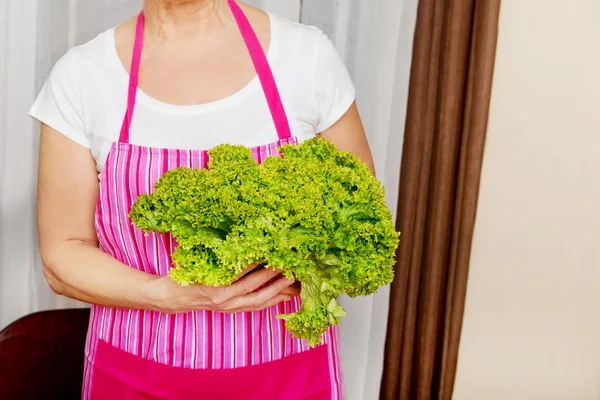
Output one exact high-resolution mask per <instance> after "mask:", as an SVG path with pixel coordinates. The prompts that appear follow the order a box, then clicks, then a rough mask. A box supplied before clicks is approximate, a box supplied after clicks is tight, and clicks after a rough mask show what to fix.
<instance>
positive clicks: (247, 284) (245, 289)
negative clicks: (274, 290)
mask: <svg viewBox="0 0 600 400" xmlns="http://www.w3.org/2000/svg"><path fill="white" fill-rule="evenodd" d="M280 273H281V271H276V270H273V269H270V268H265V269H261V270H260V271H256V272H255V273H253V274H249V275H246V276H244V277H243V278H242V279H240V280H238V281H237V282H234V283H233V284H232V285H231V286H228V287H226V288H224V296H225V298H226V299H232V298H234V297H238V296H244V295H246V294H248V293H252V292H254V291H255V290H257V289H258V288H260V287H261V286H263V285H264V284H265V283H267V282H269V281H271V280H272V279H273V278H275V277H276V276H278V275H279V274H280Z"/></svg>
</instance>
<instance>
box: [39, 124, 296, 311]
mask: <svg viewBox="0 0 600 400" xmlns="http://www.w3.org/2000/svg"><path fill="white" fill-rule="evenodd" d="M97 196H98V177H97V172H96V166H95V162H94V160H93V158H92V156H91V154H90V151H89V150H88V149H86V148H84V147H82V146H80V145H78V144H76V143H75V142H72V141H71V140H69V139H67V138H66V137H64V136H63V135H61V134H60V133H59V132H57V131H55V130H54V129H52V128H50V127H48V126H45V125H44V126H42V134H41V142H40V159H39V182H38V231H39V243H40V253H41V257H42V262H43V267H44V274H45V276H46V278H47V280H48V282H49V284H50V286H51V287H52V289H53V290H54V291H55V292H56V293H58V294H61V295H64V296H67V297H70V298H74V299H77V300H81V301H84V302H87V303H92V304H98V305H105V306H109V307H115V308H134V309H150V310H158V311H163V312H187V311H191V310H194V309H211V310H215V311H222V312H236V311H247V310H253V309H261V308H265V307H268V306H270V305H274V304H277V303H279V302H281V301H283V300H286V299H287V298H289V294H285V293H282V291H285V290H286V289H287V290H289V289H288V286H289V285H290V284H291V282H289V281H287V280H286V279H285V278H280V279H278V280H276V281H274V283H271V284H270V285H268V286H266V287H265V288H263V289H259V288H260V287H261V286H262V285H263V284H265V283H267V282H269V281H270V280H271V279H273V278H274V277H275V276H276V275H277V273H276V272H273V271H272V270H266V269H265V270H260V271H257V272H255V273H252V274H249V275H247V276H244V277H243V278H241V279H240V280H239V281H237V282H236V283H235V284H234V285H232V286H230V287H228V288H209V287H206V286H201V285H192V286H188V287H181V286H178V285H177V284H175V283H174V282H172V281H171V280H170V279H169V278H168V277H157V276H154V275H150V274H147V273H144V272H141V271H138V270H136V269H134V268H130V267H128V266H126V265H125V264H122V263H121V262H119V261H117V260H116V259H115V258H113V257H111V256H109V255H108V254H106V253H104V252H103V251H102V250H100V249H99V248H98V240H97V237H96V231H95V228H94V213H95V206H96V199H97ZM251 269H252V268H249V269H248V270H247V271H246V272H248V271H250V270H251ZM257 289H259V290H257Z"/></svg>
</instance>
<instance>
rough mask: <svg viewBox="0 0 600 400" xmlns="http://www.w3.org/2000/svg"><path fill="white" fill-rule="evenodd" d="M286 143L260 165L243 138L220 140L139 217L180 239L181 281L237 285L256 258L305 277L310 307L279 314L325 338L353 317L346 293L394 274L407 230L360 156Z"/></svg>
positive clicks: (138, 208) (289, 324)
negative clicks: (202, 164)
mask: <svg viewBox="0 0 600 400" xmlns="http://www.w3.org/2000/svg"><path fill="white" fill-rule="evenodd" d="M279 151H280V153H281V157H269V158H267V159H266V160H265V161H264V162H263V163H262V164H260V165H259V164H257V163H256V161H255V160H254V159H253V158H252V153H251V151H250V150H249V149H247V148H245V147H243V146H234V145H220V146H217V147H215V148H213V149H212V150H211V151H210V152H209V157H210V158H209V160H210V161H209V165H208V166H209V168H208V169H203V170H193V169H189V168H178V169H175V170H172V171H169V172H167V173H166V174H164V175H163V176H162V177H161V178H160V179H159V181H158V182H157V183H156V186H155V191H154V193H152V194H148V195H142V196H140V197H139V198H138V201H137V202H136V203H135V204H134V205H133V207H132V210H131V213H130V218H131V220H132V222H133V223H134V224H135V225H136V226H137V227H138V228H140V229H142V230H144V231H145V232H161V233H166V232H170V233H171V234H172V235H173V236H174V237H175V238H176V240H177V242H178V247H177V249H176V251H175V252H174V254H173V264H174V268H172V269H171V270H170V276H171V278H172V279H173V280H175V281H176V282H178V283H179V284H181V285H189V284H204V285H210V286H225V285H230V284H232V283H233V282H235V280H236V278H237V277H238V275H239V274H240V272H241V271H242V270H243V269H244V268H246V267H247V266H248V265H250V264H253V263H256V264H258V265H262V266H265V267H267V268H273V269H276V270H281V271H282V273H283V274H284V275H285V276H286V277H288V278H289V279H294V280H298V281H300V282H301V285H302V290H301V298H302V308H301V309H300V310H299V311H298V312H297V313H294V314H288V315H281V316H279V317H280V318H282V319H284V320H285V321H286V328H287V329H288V330H289V331H290V332H291V333H292V334H293V335H294V336H295V337H298V338H301V339H306V340H307V341H308V343H309V344H310V345H316V344H318V343H320V342H321V336H322V334H323V333H324V332H326V331H327V329H328V328H329V327H330V326H331V325H336V324H338V323H339V321H340V320H339V319H340V317H342V316H344V315H346V312H345V310H344V309H343V307H342V306H340V305H339V304H338V302H337V300H336V299H337V298H338V296H340V295H343V294H346V295H349V296H351V297H356V296H368V295H370V294H373V293H375V292H376V291H377V290H378V288H380V287H382V286H385V285H388V284H389V283H391V282H392V280H393V277H394V271H393V265H394V258H395V252H396V248H397V246H398V241H399V233H398V232H396V230H395V229H394V224H393V221H392V216H391V214H390V212H389V210H388V208H387V206H386V203H385V200H384V190H383V188H382V186H381V184H380V182H379V181H378V180H377V179H376V178H375V177H374V176H373V175H372V174H371V172H370V170H369V169H368V168H367V166H366V165H365V164H364V163H362V162H361V161H360V160H359V159H358V158H357V157H355V156H354V155H352V154H351V153H347V152H341V151H339V150H338V149H337V148H336V147H335V145H333V144H332V143H330V142H328V141H326V140H324V139H321V138H315V139H310V140H307V141H305V142H304V143H302V144H300V145H298V146H294V145H285V146H282V147H281V148H280V149H279Z"/></svg>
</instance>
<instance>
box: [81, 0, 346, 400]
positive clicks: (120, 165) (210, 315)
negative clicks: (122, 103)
mask: <svg viewBox="0 0 600 400" xmlns="http://www.w3.org/2000/svg"><path fill="white" fill-rule="evenodd" d="M228 3H229V7H230V8H231V11H232V12H233V15H234V17H235V20H236V22H237V24H238V26H239V29H240V32H241V34H242V36H243V38H244V42H245V43H246V46H247V48H248V51H249V53H250V56H251V58H252V62H253V63H254V66H255V69H256V72H257V75H258V77H259V79H260V82H261V86H262V88H263V91H264V93H265V97H266V100H267V104H268V106H269V110H270V112H271V115H272V117H273V123H274V125H275V128H276V130H277V135H278V138H277V139H278V140H276V141H275V142H273V143H269V144H265V145H261V146H257V147H254V148H252V154H253V156H254V158H255V160H256V161H257V162H259V163H261V162H262V161H263V160H264V159H266V158H267V157H269V156H272V155H277V154H278V152H277V149H278V148H279V146H281V145H284V144H296V143H297V139H296V138H295V137H292V135H291V131H290V127H289V123H288V119H287V116H286V113H285V109H284V107H283V104H282V102H281V97H280V95H279V91H278V89H277V85H276V83H275V79H274V77H273V73H272V71H271V68H270V66H269V63H268V60H267V57H266V55H265V54H264V51H263V49H262V47H261V45H260V42H259V41H258V38H257V37H256V34H255V32H254V30H253V29H252V27H251V25H250V23H249V21H248V19H247V18H246V16H245V15H244V13H243V11H242V10H241V9H240V8H239V6H238V5H237V4H236V3H235V1H234V0H228ZM143 33H144V15H143V13H140V15H139V17H138V22H137V29H136V40H135V45H134V50H133V57H132V64H131V73H130V82H129V92H128V102H127V112H126V114H125V117H124V119H123V125H122V128H121V133H120V136H119V141H118V142H116V143H113V145H112V147H111V150H110V152H109V155H108V158H107V161H106V165H105V169H104V172H103V174H102V177H101V181H100V192H99V196H98V202H97V206H96V221H95V225H96V231H97V235H98V240H99V242H100V245H101V247H102V249H103V250H104V251H105V252H106V253H108V254H110V255H111V256H113V257H114V258H116V259H117V260H119V261H121V262H123V263H124V264H127V265H129V266H131V267H132V268H136V269H138V270H141V271H144V272H146V273H150V274H154V275H166V274H167V273H168V271H169V269H170V268H171V266H172V261H171V255H172V253H173V251H174V250H175V247H176V245H177V244H176V241H175V239H174V238H173V237H172V236H171V235H170V234H155V233H152V234H150V235H147V236H146V235H145V234H144V233H143V232H142V231H141V230H139V229H137V228H135V227H134V226H133V225H132V224H131V221H130V220H129V217H128V213H129V211H130V210H131V206H132V205H133V203H134V202H135V201H136V199H137V196H139V195H141V194H144V193H151V192H152V191H153V190H154V184H155V183H156V181H157V180H158V179H159V178H160V176H161V175H163V174H164V173H165V172H167V171H169V170H172V169H174V168H178V167H189V168H206V167H207V161H208V156H207V151H206V150H179V149H164V148H150V147H145V146H138V145H133V144H130V143H129V129H130V127H131V122H132V119H133V112H134V108H135V102H136V94H137V89H138V74H139V68H140V60H141V54H142V47H143ZM300 307H301V303H300V299H299V298H294V299H292V300H291V301H288V302H285V303H282V304H279V305H277V306H274V307H271V308H269V309H265V310H262V311H255V312H248V313H237V314H222V313H217V312H212V311H205V310H199V311H193V312H190V313H185V314H175V315H173V314H163V313H160V312H155V311H148V310H117V309H113V308H109V307H102V306H95V305H94V306H92V314H91V319H90V326H89V330H88V339H87V345H86V365H85V374H84V385H83V393H82V397H83V399H92V400H119V399H124V400H125V399H126V400H141V399H155V400H158V399H165V400H170V399H173V400H174V399H177V400H187V399H203V400H217V399H219V400H236V399H244V400H245V399H250V400H251V399H257V400H258V399H261V400H263V399H268V400H276V399H282V400H283V399H285V400H304V399H313V400H338V399H342V398H343V396H342V390H341V371H340V363H339V345H338V342H339V340H338V330H337V327H332V328H331V329H330V330H329V331H328V332H327V333H325V335H324V336H323V344H322V345H320V346H318V347H316V348H314V349H311V348H309V347H308V345H307V344H306V342H305V341H301V340H298V339H295V338H293V337H292V336H291V334H290V333H289V332H287V331H286V330H285V326H284V322H283V321H280V320H278V319H277V318H276V316H277V315H278V314H282V313H285V314H287V313H292V312H295V311H297V310H299V309H300Z"/></svg>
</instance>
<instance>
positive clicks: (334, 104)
mask: <svg viewBox="0 0 600 400" xmlns="http://www.w3.org/2000/svg"><path fill="white" fill-rule="evenodd" d="M315 63H316V66H315V79H314V83H315V97H316V101H317V109H318V113H319V115H318V120H317V121H318V122H317V129H316V132H317V133H321V132H323V131H325V130H327V129H329V128H330V127H331V126H332V125H334V124H335V123H336V122H337V121H338V120H339V119H340V118H341V117H342V116H343V115H344V114H346V112H347V111H348V109H349V108H350V106H351V105H352V103H354V100H355V96H356V90H355V88H354V84H353V83H352V79H351V78H350V74H349V73H348V69H347V68H346V65H345V64H344V62H343V61H342V58H341V57H340V55H339V53H338V51H337V50H336V48H335V46H334V45H333V43H332V42H331V40H330V39H329V38H328V37H327V36H326V35H325V34H324V33H322V32H320V35H319V38H318V41H317V51H316V59H315Z"/></svg>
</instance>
